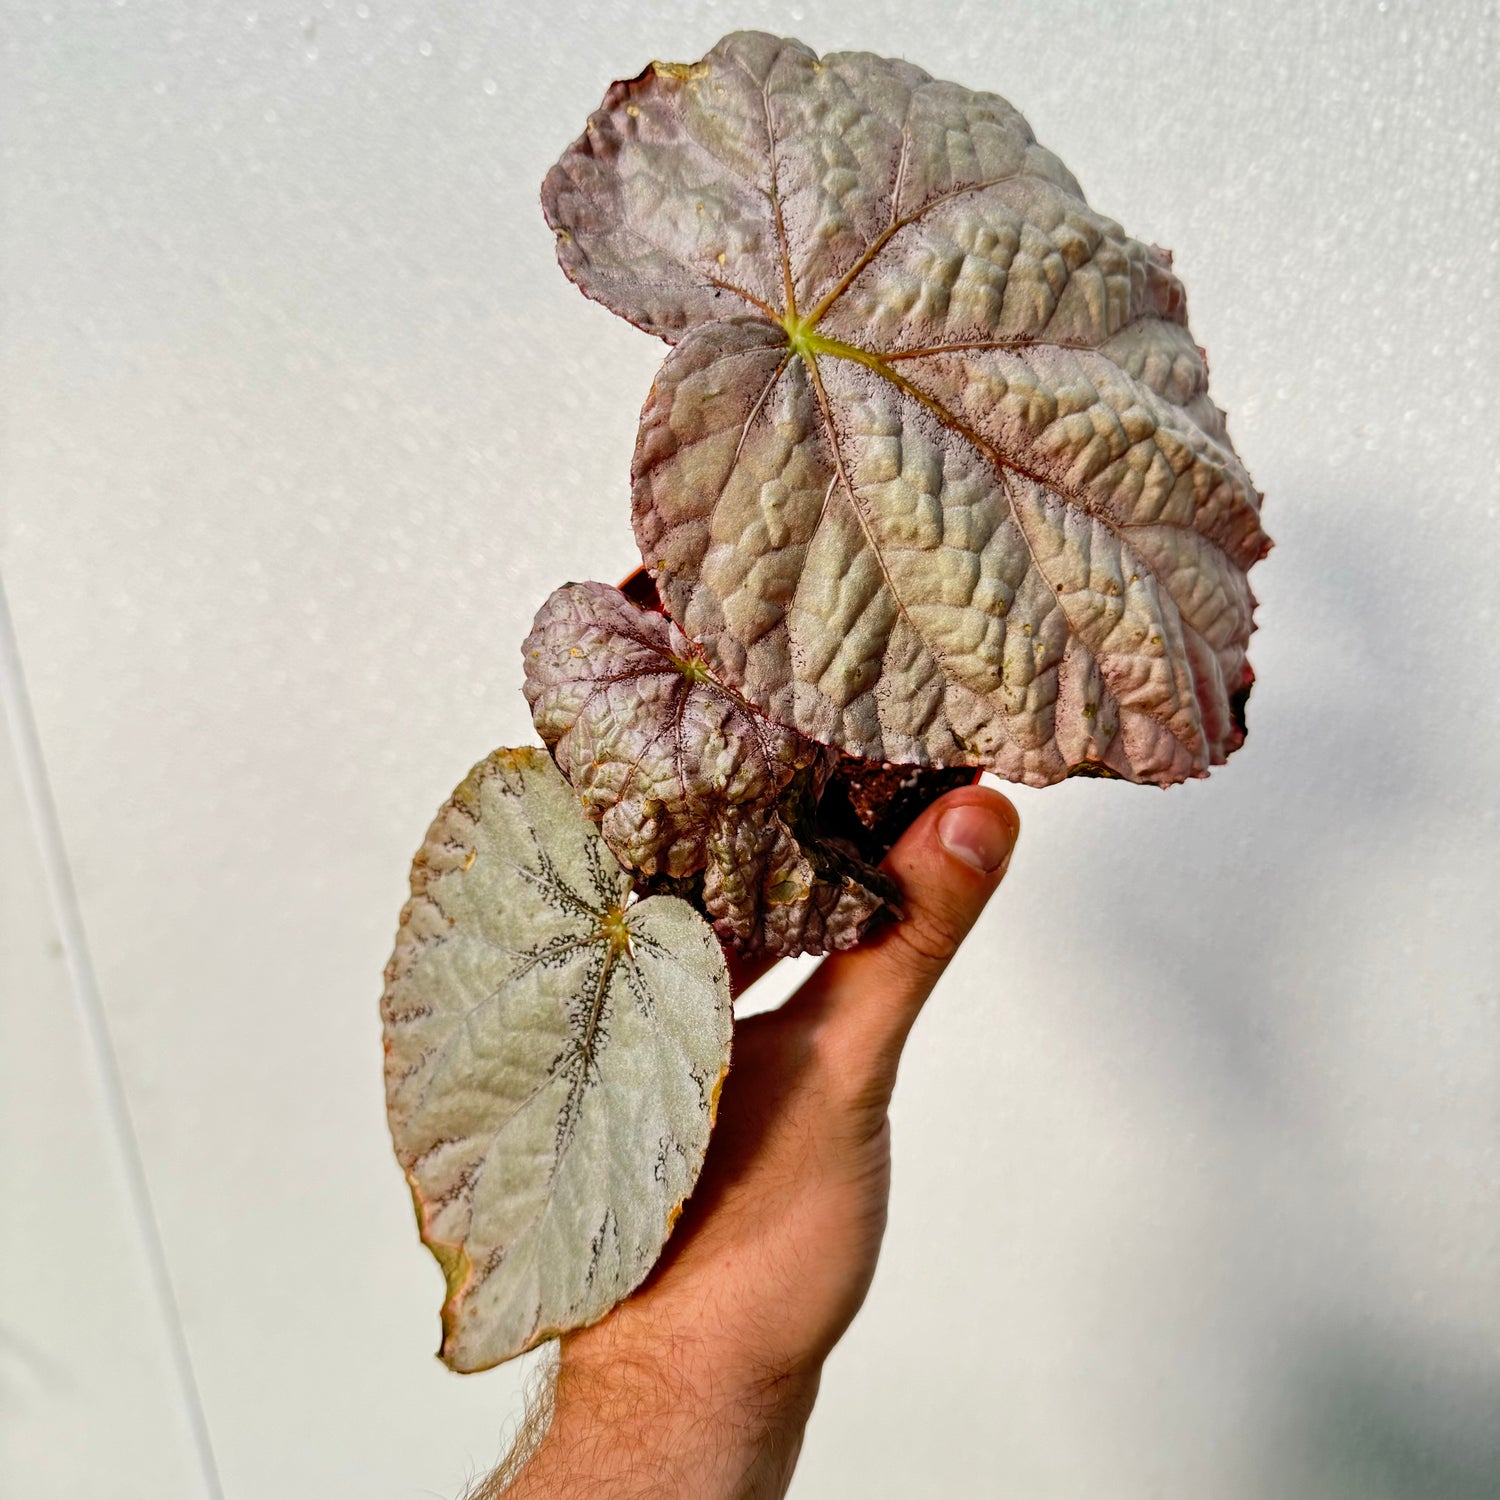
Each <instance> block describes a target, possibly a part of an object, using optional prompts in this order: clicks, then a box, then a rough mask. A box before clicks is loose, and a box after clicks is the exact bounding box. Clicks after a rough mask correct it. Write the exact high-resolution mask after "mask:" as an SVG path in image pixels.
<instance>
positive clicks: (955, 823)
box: [937, 802, 1016, 875]
mask: <svg viewBox="0 0 1500 1500" xmlns="http://www.w3.org/2000/svg"><path fill="white" fill-rule="evenodd" d="M937 831H938V842H939V843H940V844H942V846H943V848H945V849H946V850H947V851H948V853H949V854H951V855H952V856H953V857H954V859H961V860H962V861H963V862H964V863H965V864H966V865H968V866H969V867H970V868H971V869H975V870H978V871H979V872H980V874H982V875H990V874H993V873H994V871H996V870H998V869H999V868H1000V867H1001V865H1003V864H1004V863H1005V861H1006V859H1007V857H1008V856H1009V854H1010V851H1011V848H1012V846H1013V845H1014V844H1015V841H1016V835H1015V830H1014V829H1012V827H1011V826H1010V824H1009V823H1008V822H1006V820H1005V819H1004V818H1003V817H1001V816H1000V814H999V813H998V812H996V811H995V810H994V809H993V808H991V807H986V806H985V805H984V804H983V803H975V802H965V803H963V804H962V805H960V806H958V807H950V808H949V809H948V811H947V812H945V813H944V814H943V816H942V817H941V818H939V819H938V828H937Z"/></svg>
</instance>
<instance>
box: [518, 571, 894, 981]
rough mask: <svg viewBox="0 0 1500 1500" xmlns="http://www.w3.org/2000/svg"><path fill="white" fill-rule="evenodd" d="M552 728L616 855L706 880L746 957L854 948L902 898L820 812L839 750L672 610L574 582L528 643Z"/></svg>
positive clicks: (530, 668)
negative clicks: (770, 700)
mask: <svg viewBox="0 0 1500 1500" xmlns="http://www.w3.org/2000/svg"><path fill="white" fill-rule="evenodd" d="M522 655H523V660H524V663H525V668H526V697H527V701H528V702H529V703H530V704H531V708H532V717H533V719H534V720H535V723H536V727H537V732H538V733H539V734H540V735H541V736H542V739H543V740H544V741H545V742H546V744H547V745H548V746H549V748H551V750H552V753H553V755H554V757H555V758H556V760H557V764H558V766H559V768H560V769H561V770H562V772H563V774H564V775H565V776H566V777H567V778H568V779H569V781H570V782H571V783H572V785H573V788H574V790H575V791H576V792H577V793H578V795H579V796H580V797H581V798H582V800H583V804H584V807H585V808H586V809H587V810H588V812H589V814H590V816H592V817H594V818H595V819H597V820H599V822H600V825H601V830H602V832H603V834H604V837H605V840H606V842H607V843H608V844H609V846H610V848H611V849H612V850H613V851H614V852H615V854H616V856H617V857H618V858H619V859H620V860H621V861H622V862H623V863H625V864H626V865H628V866H629V867H631V868H632V869H636V870H639V871H641V872H642V874H644V875H647V876H665V877H667V878H669V879H670V880H673V881H682V880H684V879H685V878H686V877H689V876H692V875H695V874H697V873H698V872H699V871H702V872H703V880H702V883H701V886H700V887H699V888H698V889H699V892H700V895H701V899H702V901H703V904H704V908H705V909H706V911H707V912H708V914H709V916H710V917H712V918H713V921H714V927H715V930H716V931H717V932H718V933H719V935H720V936H721V937H722V938H724V939H725V940H726V941H732V942H734V943H735V945H736V946H737V947H738V948H740V949H741V951H744V952H760V951H765V952H769V953H773V954H777V955H784V954H789V953H803V952H822V951H825V950H826V949H828V948H835V947H849V946H851V945H852V944H853V943H855V942H857V941H858V939H859V936H860V933H861V932H862V931H863V930H864V929H865V927H866V926H867V925H868V924H869V922H870V920H871V919H872V918H874V917H875V916H876V915H877V914H878V913H879V912H880V911H881V910H882V909H883V908H884V907H885V906H886V905H887V904H888V902H889V901H890V900H891V899H892V898H893V897H894V888H893V887H892V885H891V883H890V882H889V880H888V879H887V878H886V877H884V876H882V875H880V874H879V873H878V872H877V871H875V870H874V869H872V868H870V867H869V866H868V865H866V864H865V863H864V862H863V861H862V860H861V859H860V858H859V855H858V853H857V852H856V851H855V849H854V848H853V847H852V846H850V845H846V844H844V843H842V842H838V841H835V840H830V839H828V838H827V837H825V836H824V835H823V834H822V832H821V831H820V830H819V828H818V826H817V819H816V806H817V802H818V797H819V794H820V793H821V791H822V789H823V785H824V783H825V782H826V780H827V778H828V775H829V772H830V770H831V769H832V768H833V765H834V762H835V757H834V755H833V754H832V753H831V752H830V751H828V750H827V749H825V748H824V747H823V746H821V745H817V744H814V743H813V742H812V741H810V740H807V739H805V738H803V737H802V736H801V735H799V734H797V733H796V732H795V731H793V730H791V729H788V728H785V727H784V726H782V725H779V724H775V723H772V722H770V721H769V720H767V719H766V718H764V717H763V716H762V715H761V714H759V713H758V712H757V711H756V710H755V709H754V708H752V707H751V706H750V705H749V704H748V703H746V702H745V701H744V700H743V699H742V698H741V697H740V696H739V695H738V694H736V693H733V692H731V691H729V690H728V689H726V688H725V687H724V686H723V684H721V683H720V682H718V681H717V680H716V679H715V677H714V676H713V674H712V673H711V672H710V670H709V669H708V667H707V665H706V664H705V662H704V660H703V655H702V653H701V652H700V651H699V650H698V648H697V647H695V646H694V645H693V644H692V642H691V641H689V640H688V639H687V638H686V637H685V636H684V635H683V633H682V632H681V630H679V629H678V628H677V626H676V625H675V624H673V623H672V621H670V620H669V619H667V618H666V616H665V615H662V614H659V613H656V612H654V611H652V610H648V609H642V608H641V607H639V606H638V605H636V604H634V603H632V602H631V601H630V600H629V599H628V598H627V597H626V596H625V595H624V594H623V593H621V592H620V590H618V589H614V588H610V587H608V586H607V585H605V584H602V583H574V584H567V585H565V586H564V587H562V588H560V589H558V590H556V591H555V592H554V593H553V595H552V597H551V598H550V599H548V600H547V602H546V603H545V604H544V605H543V606H542V608H541V610H540V611H539V612H538V614H537V618H536V623H535V625H534V626H533V628H532V632H531V634H530V635H529V636H527V638H526V641H525V644H524V646H523V648H522Z"/></svg>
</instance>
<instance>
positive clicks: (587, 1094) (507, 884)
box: [381, 750, 730, 1370]
mask: <svg viewBox="0 0 1500 1500" xmlns="http://www.w3.org/2000/svg"><path fill="white" fill-rule="evenodd" d="M411 887H412V895H411V900H410V901H409V902H408V903H407V905H406V908H405V910H404V911H403V912H402V914H401V927H400V931H399V933H398V935H397V938H396V951H395V953H394V954H393V956H392V958H391V961H390V965H389V967H388V968H387V970H386V990H385V998H384V1001H383V1003H382V1007H381V1012H382V1016H383V1017H384V1021H385V1039H386V1096H387V1104H388V1107H389V1114H390V1123H391V1134H392V1137H393V1139H394V1141H395V1146H396V1155H397V1157H398V1158H399V1160H400V1162H401V1165H402V1167H403V1168H404V1169H405V1171H406V1174H407V1178H408V1181H409V1182H410V1184H411V1189H412V1196H413V1199H414V1201H415V1203H416V1208H417V1215H418V1219H419V1221H420V1224H421V1230H422V1238H423V1240H424V1241H426V1243H427V1244H428V1246H429V1247H430V1248H431V1249H432V1252H433V1254H434V1255H435V1256H436V1257H437V1259H438V1261H439V1263H440V1264H441V1265H442V1268H443V1272H444V1274H445V1276H446V1278H447V1282H448V1297H447V1300H446V1302H445V1303H444V1305H443V1345H442V1350H441V1353H442V1357H443V1359H444V1360H445V1361H446V1362H447V1363H448V1364H450V1365H451V1366H452V1367H453V1368H454V1369H456V1370H481V1369H485V1368H487V1367H488V1366H490V1365H493V1364H495V1363H497V1362H498V1361H500V1360H503V1359H507V1358H509V1357H510V1356H511V1355H513V1354H519V1353H520V1352H521V1351H522V1350H524V1349H529V1348H531V1347H532V1346H533V1345H534V1344H537V1343H539V1342H540V1341H542V1340H543V1339H546V1338H548V1337H551V1336H552V1335H554V1334H556V1333H558V1332H560V1331H562V1330H565V1329H568V1328H573V1327H579V1326H581V1325H583V1324H586V1323H591V1322H593V1321H594V1320H595V1319H597V1318H599V1317H601V1316H603V1314H604V1313H605V1312H607V1311H608V1310H609V1308H610V1307H612V1306H613V1305H614V1304H615V1303H616V1302H618V1301H619V1300H620V1299H621V1298H622V1297H624V1296H625V1295H626V1294H627V1293H628V1292H630V1291H631V1290H632V1289H633V1288H634V1287H635V1286H637V1285H638V1284H639V1283H640V1281H641V1279H642V1278H643V1277H644V1276H645V1274H646V1272H647V1271H648V1270H649V1269H650V1268H651V1266H652V1264H653V1263H654V1262H655V1260H656V1258H657V1256H658V1255H659V1254H660V1252H661V1248H662V1245H663V1244H664V1243H665V1241H666V1238H667V1235H668V1234H669V1233H670V1232H671V1228H672V1224H673V1222H674V1221H675V1219H676V1217H677V1214H678V1211H679V1209H680V1207H681V1205H682V1202H683V1200H684V1199H685V1198H686V1197H687V1195H688V1194H689V1193H690V1192H691V1191H692V1188H693V1184H694V1182H695V1181H696V1180H697V1176H698V1170H699V1168H700V1166H701V1165H702V1162H703V1153H704V1149H705V1147H706V1146H707V1144H708V1135H709V1131H710V1129H711V1128H712V1124H713V1115H714V1109H715V1106H716V1104H717V1101H718V1093H719V1085H720V1083H721V1082H722V1080H723V1076H724V1072H725V1069H726V1068H727V1067H728V1063H729V1034H730V1004H729V983H728V977H727V974H726V971H725V967H724V957H723V953H722V952H721V950H720V948H719V945H718V943H717V941H716V940H715V938H714V936H713V933H712V932H711V931H710V930H709V928H708V925H707V924H706V923H705V922H704V921H703V919H702V918H701V917H700V916H698V915H697V913H696V912H694V911H693V910H692V908H691V907H690V906H688V904H687V903H686V902H684V901H680V900H678V899H677V898H676V897H673V896H651V897H648V898H647V899H646V900H643V901H638V902H635V903H633V904H627V900H628V897H629V895H630V890H631V880H630V877H629V875H627V874H626V873H625V872H624V871H623V870H622V869H621V868H620V866H619V865H618V863H617V862H616V861H615V860H614V859H613V857H612V856H611V855H610V853H609V851H608V850H607V849H606V848H605V847H604V845H603V843H602V842H601V841H600V839H599V836H598V834H597V832H596V831H595V830H594V828H593V826H592V824H590V823H589V821H588V820H587V818H585V816H584V814H583V810H582V808H581V807H580V806H579V804H578V799H577V797H576V796H575V795H574V794H573V792H572V791H571V790H570V788H569V787H568V784H567V783H566V782H565V781H564V780H563V778H562V776H561V775H560V774H559V773H558V771H557V768H556V767H555V766H554V765H553V764H552V762H551V760H550V759H549V758H548V756H547V755H546V753H545V752H543V751H541V750H497V751H496V752H495V754H494V755H492V756H490V758H489V759H488V760H486V761H484V762H482V763H481V764H480V765H478V766H476V767H475V768H474V770H473V771H471V772H470V773H469V776H468V778H467V779H466V780H465V781H464V782H463V784H462V785H461V786H460V787H459V788H458V790H457V791H456V792H455V793H454V794H453V798H452V800H451V801H450V802H449V803H448V804H447V805H446V806H445V807H444V808H443V810H442V811H441V812H440V813H439V814H438V817H437V821H436V822H434V823H433V825H432V828H431V829H430V830H429V832H428V835H427V841H426V842H425V843H424V844H423V846H422V848H421V850H420V852H419V853H418V855H417V857H416V861H415V863H414V864H413V866H412V877H411Z"/></svg>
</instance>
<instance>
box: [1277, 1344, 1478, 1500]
mask: <svg viewBox="0 0 1500 1500" xmlns="http://www.w3.org/2000/svg"><path fill="white" fill-rule="evenodd" d="M1292 1369H1293V1373H1292V1376H1291V1380H1290V1384H1289V1388H1288V1390H1287V1392H1286V1402H1287V1407H1288V1410H1289V1413H1294V1415H1290V1416H1289V1422H1288V1428H1287V1431H1286V1433H1285V1440H1284V1443H1283V1444H1281V1445H1279V1450H1278V1452H1277V1454H1276V1456H1275V1458H1274V1460H1273V1461H1272V1463H1271V1464H1270V1465H1268V1473H1267V1475H1266V1480H1265V1485H1264V1489H1263V1493H1265V1494H1267V1495H1282V1496H1287V1497H1299V1500H1300V1497H1304V1496H1305V1497H1307V1500H1493V1497H1494V1496H1496V1495H1500V1424H1497V1422H1496V1420H1495V1414H1496V1413H1497V1412H1500V1379H1497V1378H1496V1376H1495V1373H1494V1371H1493V1370H1490V1371H1483V1372H1474V1375H1473V1378H1471V1379H1467V1380H1465V1379H1462V1378H1460V1376H1459V1374H1458V1372H1456V1371H1455V1370H1454V1369H1453V1368H1452V1366H1451V1363H1448V1364H1446V1366H1445V1367H1439V1366H1438V1365H1437V1364H1436V1362H1435V1361H1434V1362H1432V1363H1427V1362H1424V1361H1422V1360H1421V1359H1419V1358H1418V1357H1415V1351H1414V1350H1413V1349H1411V1348H1410V1347H1402V1346H1400V1345H1398V1344H1396V1343H1394V1342H1390V1343H1382V1342H1379V1341H1377V1340H1375V1339H1372V1338H1370V1337H1369V1336H1368V1335H1363V1334H1357V1333H1354V1332H1351V1331H1350V1330H1341V1329H1335V1328H1329V1329H1325V1330H1323V1331H1322V1332H1321V1334H1319V1335H1318V1336H1316V1337H1312V1338H1309V1339H1308V1342H1307V1346H1306V1348H1305V1349H1304V1351H1303V1352H1302V1354H1301V1355H1300V1357H1298V1358H1296V1359H1294V1361H1293V1363H1292Z"/></svg>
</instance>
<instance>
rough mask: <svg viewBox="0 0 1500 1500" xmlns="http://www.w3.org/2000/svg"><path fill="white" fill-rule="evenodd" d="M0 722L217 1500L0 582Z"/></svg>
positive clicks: (209, 1451) (212, 1462)
mask: <svg viewBox="0 0 1500 1500" xmlns="http://www.w3.org/2000/svg"><path fill="white" fill-rule="evenodd" d="M0 716H3V717H4V719H5V721H6V723H7V724H8V725H9V726H10V735H11V741H12V743H13V744H14V746H15V751H16V761H17V763H18V765H19V769H20V777H21V792H22V795H23V797H24V798H25V801H26V806H27V808H28V810H29V811H30V814H31V822H32V827H33V829H34V830H35V833H36V842H37V847H38V849H39V851H40V854H41V861H42V871H43V875H44V878H45V879H46V882H47V892H48V895H49V897H50V898H51V903H52V912H53V916H54V918H55V920H56V922H57V931H58V936H59V938H60V939H61V942H62V946H63V953H64V956H65V958H66V961H67V965H68V973H69V975H70V977H71V979H72V989H73V999H74V1001H75V1003H76V1004H77V1007H78V1013H79V1017H80V1019H81V1020H82V1022H83V1029H84V1032H85V1033H86V1034H87V1036H88V1040H89V1050H90V1052H91V1053H92V1055H93V1061H94V1069H95V1072H96V1074H97V1076H98V1080H99V1086H100V1089H101V1091H102V1093H103V1095H104V1108H105V1114H106V1116H107V1117H108V1121H109V1125H110V1135H111V1138H112V1140H113V1143H114V1150H115V1159H116V1164H117V1166H118V1168H119V1170H120V1173H121V1175H122V1177H123V1178H124V1181H125V1188H126V1192H127V1195H128V1198H129V1202H130V1211H131V1215H132V1217H133V1218H134V1220H135V1228H136V1233H137V1235H138V1236H139V1238H140V1243H141V1249H142V1251H143V1252H144V1254H145V1257H146V1264H147V1268H148V1270H149V1273H150V1278H151V1289H152V1292H153V1294H154V1296H155V1299H156V1306H157V1311H158V1313H159V1314H160V1316H161V1320H162V1324H163V1327H164V1331H165V1333H166V1339H167V1346H168V1348H169V1350H170V1351H171V1357H172V1368H173V1372H174V1374H175V1376H176V1379H177V1385H178V1392H179V1394H180V1396H181V1398H182V1403H183V1407H184V1410H185V1412H186V1414H187V1419H188V1425H189V1426H190V1427H191V1428H192V1433H193V1446H194V1448H195V1449H196V1451H197V1456H198V1468H199V1472H200V1474H201V1476H202V1479H203V1490H204V1493H205V1495H207V1496H208V1497H209V1500H224V1487H223V1485H222V1483H221V1482H220V1479H219V1465H218V1460H217V1459H216V1458H215V1457H214V1449H213V1442H212V1439H211V1438H210V1436H209V1431H208V1420H207V1418H206V1417H205V1415H204V1411H203V1398H202V1396H201V1394H200V1393H199V1390H198V1379H197V1376H196V1375H195V1374H194V1372H193V1359H192V1354H191V1352H190V1350H189V1349H188V1343H187V1334H186V1332H185V1331H184V1329H183V1326H182V1311H181V1309H180V1308H179V1307H178V1305H177V1297H176V1294H175V1293H174V1292H173V1290H172V1276H171V1272H170V1271H169V1270H168V1268H167V1257H166V1250H165V1248H164V1246H163V1244H162V1237H161V1226H160V1225H159V1224H158V1223H157V1218H156V1208H155V1206H154V1205H153V1203H152V1201H151V1187H150V1183H149V1182H148V1180H147V1178H146V1167H145V1162H144V1161H143V1160H142V1157H141V1147H140V1141H139V1139H138V1138H137V1136H136V1132H135V1125H134V1123H133V1121H132V1120H131V1116H130V1104H129V1101H128V1100H127V1098H126V1096H125V1085H124V1080H123V1079H122V1078H121V1076H120V1061H119V1057H118V1056H117V1054H116V1052H115V1044H114V1039H113V1038H112V1037H111V1035H110V1031H109V1021H108V1018H107V1017H106V1016H105V1014H104V1004H103V1001H102V1000H101V998H100V995H99V985H98V981H97V979H96V978H95V975H94V963H93V959H92V957H91V956H90V954H89V945H88V935H87V933H86V932H85V931H84V926H83V913H82V911H81V910H80V908H79V905H78V893H77V891H76V890H75V888H74V885H73V872H72V870H71V868H70V867H69V864H68V854H67V848H66V846H65V845H64V843H63V837H62V825H61V824H60V823H59V822H58V819H57V806H56V804H55V803H54V801H53V799H52V787H51V784H50V782H49V781H48V778H47V767H46V763H45V761H44V760H43V759H42V745H41V740H40V739H39V738H38V736H37V732H36V721H35V718H34V717H33V715H32V711H31V699H30V697H29V695H28V694H27V691H26V678H25V675H24V674H23V672H22V670H21V654H20V650H19V648H18V647H17V645H16V635H15V629H14V627H13V626H12V624H11V618H10V609H9V606H8V605H7V603H6V597H5V583H4V580H3V578H0Z"/></svg>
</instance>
